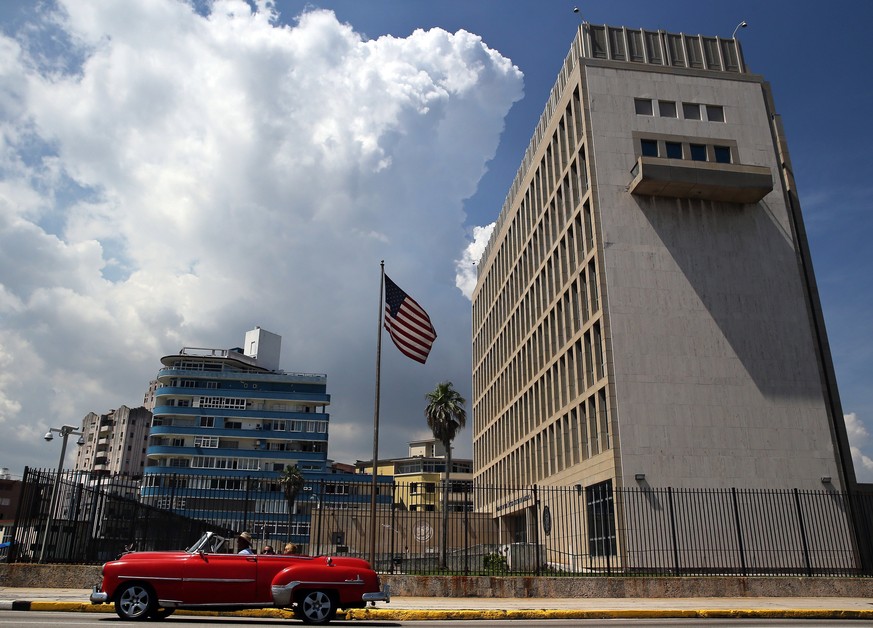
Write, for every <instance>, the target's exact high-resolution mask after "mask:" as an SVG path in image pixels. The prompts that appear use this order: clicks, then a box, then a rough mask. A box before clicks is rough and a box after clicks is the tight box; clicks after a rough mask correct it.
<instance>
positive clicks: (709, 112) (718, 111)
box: [706, 105, 724, 122]
mask: <svg viewBox="0 0 873 628" xmlns="http://www.w3.org/2000/svg"><path fill="white" fill-rule="evenodd" d="M706 119H707V120H709V121H710V122H724V108H723V107H721V106H720V105H706Z"/></svg>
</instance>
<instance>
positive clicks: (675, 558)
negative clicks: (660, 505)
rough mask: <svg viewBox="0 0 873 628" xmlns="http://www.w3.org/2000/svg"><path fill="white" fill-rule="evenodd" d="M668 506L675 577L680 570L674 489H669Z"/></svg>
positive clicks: (670, 487) (669, 487)
mask: <svg viewBox="0 0 873 628" xmlns="http://www.w3.org/2000/svg"><path fill="white" fill-rule="evenodd" d="M667 505H668V506H669V507H670V535H671V537H672V538H673V571H674V575H677V576H678V575H680V569H679V540H678V539H677V538H676V514H675V513H674V512H673V487H672V486H668V487H667Z"/></svg>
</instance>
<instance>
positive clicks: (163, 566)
mask: <svg viewBox="0 0 873 628" xmlns="http://www.w3.org/2000/svg"><path fill="white" fill-rule="evenodd" d="M230 551H231V550H230V544H229V543H228V542H227V541H226V540H225V539H224V538H223V537H220V536H217V535H215V534H213V533H212V532H207V533H206V534H204V535H203V536H202V537H201V538H200V540H198V541H197V542H196V543H195V544H194V545H192V546H191V547H190V548H188V549H187V550H185V551H177V552H131V553H129V554H124V555H122V556H121V557H119V558H118V560H113V561H110V562H108V563H106V564H104V565H103V582H102V583H101V584H100V585H98V586H95V587H94V591H93V592H92V593H91V597H90V600H91V603H92V604H108V603H110V602H112V603H114V604H115V612H116V613H118V616H119V617H121V618H122V619H132V620H144V619H163V618H164V617H167V616H169V615H170V614H171V613H172V612H173V611H175V610H176V609H179V608H185V609H200V610H240V609H245V608H287V609H293V611H294V614H295V616H296V617H297V618H299V619H301V620H303V622H304V623H307V624H326V623H328V622H329V621H330V620H331V619H333V617H334V615H336V612H337V609H340V608H363V607H364V606H366V604H367V602H390V601H391V596H390V594H389V591H388V587H387V586H386V587H385V588H384V589H383V588H382V587H381V582H380V581H379V576H378V575H377V574H376V572H375V571H373V570H372V569H371V568H370V564H369V563H368V562H367V561H365V560H363V559H361V558H347V557H325V556H318V557H314V558H313V557H309V556H286V555H264V554H260V555H256V554H234V553H229V552H230Z"/></svg>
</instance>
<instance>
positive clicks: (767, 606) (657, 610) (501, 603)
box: [0, 587, 873, 621]
mask: <svg viewBox="0 0 873 628" xmlns="http://www.w3.org/2000/svg"><path fill="white" fill-rule="evenodd" d="M90 593H91V591H90V589H20V588H11V587H0V610H39V611H83V612H113V611H112V607H111V606H109V605H104V606H92V605H91V604H90V603H89V602H88V595H89V594H90ZM179 613H180V614H183V613H185V611H179ZM240 613H244V614H246V615H248V616H252V615H255V616H258V615H260V616H271V617H272V616H282V615H281V614H282V613H284V611H276V610H259V611H240ZM277 613H278V614H277ZM186 614H187V613H186ZM693 617H750V618H770V619H776V618H780V619H869V620H873V600H870V599H867V598H846V597H817V598H784V597H782V598H763V597H757V598H647V599H638V598H635V599H631V598H575V599H567V598H446V597H440V598H430V597H396V598H392V600H391V603H390V604H382V603H380V604H378V605H377V606H376V607H375V608H372V607H371V608H367V609H357V610H351V611H349V612H348V614H347V618H348V619H364V620H366V619H370V620H381V621H385V620H388V621H401V620H407V621H412V620H426V619H510V618H511V619H549V618H551V619H609V618H625V619H626V618H693Z"/></svg>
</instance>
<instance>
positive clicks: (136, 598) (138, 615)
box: [115, 582, 157, 621]
mask: <svg viewBox="0 0 873 628" xmlns="http://www.w3.org/2000/svg"><path fill="white" fill-rule="evenodd" d="M156 610H157V600H156V599H155V595H154V593H152V591H151V589H149V588H148V587H147V586H145V585H142V584H136V583H133V582H132V583H130V584H126V585H124V586H123V587H122V588H121V590H120V591H119V592H118V596H117V597H116V598H115V612H116V613H117V614H118V616H119V617H121V619H129V620H134V621H142V620H144V619H147V618H148V617H150V616H151V615H152V613H154V612H155V611H156Z"/></svg>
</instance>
